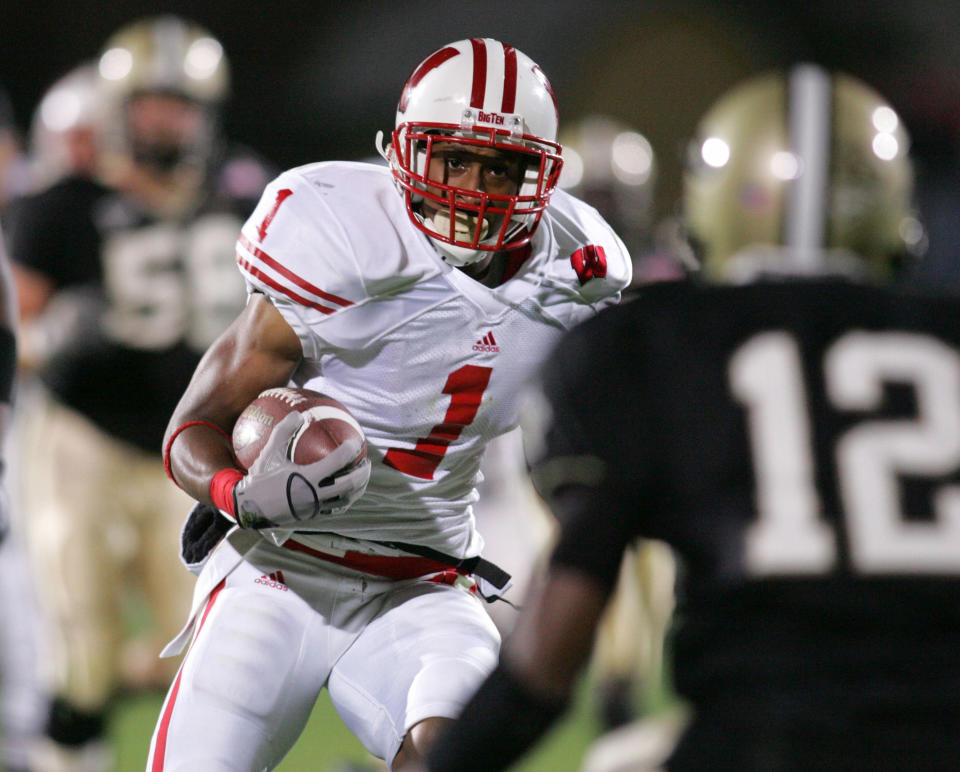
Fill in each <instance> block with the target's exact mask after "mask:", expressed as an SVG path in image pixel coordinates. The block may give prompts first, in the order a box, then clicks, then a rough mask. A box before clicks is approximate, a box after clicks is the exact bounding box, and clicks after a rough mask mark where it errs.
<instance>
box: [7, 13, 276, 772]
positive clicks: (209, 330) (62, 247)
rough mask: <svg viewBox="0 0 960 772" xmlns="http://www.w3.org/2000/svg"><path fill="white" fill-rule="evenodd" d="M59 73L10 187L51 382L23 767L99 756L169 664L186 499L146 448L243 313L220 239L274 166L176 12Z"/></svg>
mask: <svg viewBox="0 0 960 772" xmlns="http://www.w3.org/2000/svg"><path fill="white" fill-rule="evenodd" d="M61 85H62V88H61V89H60V90H59V91H54V92H53V93H52V94H51V95H50V98H49V99H48V100H46V101H45V104H42V105H41V107H40V115H39V116H38V118H37V120H38V121H39V122H40V124H38V130H37V131H36V133H35V139H36V146H37V148H38V152H39V153H40V154H41V157H38V159H37V161H38V169H40V170H41V172H42V173H43V174H44V175H46V174H47V172H48V171H49V172H50V174H49V180H50V184H49V186H48V187H46V188H44V189H43V190H41V191H39V192H37V193H36V194H35V195H33V196H31V197H29V198H26V199H23V200H22V201H20V202H18V204H17V205H16V207H15V208H14V210H13V211H12V212H11V233H10V242H11V252H12V257H13V259H14V261H15V267H16V271H17V287H18V292H19V296H20V311H21V318H22V324H23V330H24V337H25V340H26V341H27V343H26V344H25V345H24V351H23V356H22V357H21V361H22V363H23V365H24V367H25V368H26V369H27V370H28V371H29V372H31V373H33V374H35V376H36V378H37V380H38V381H39V382H40V383H41V384H42V387H43V394H44V396H45V398H44V399H43V400H34V402H35V403H37V404H33V405H32V409H31V410H30V411H29V413H30V414H29V415H28V416H25V417H24V437H23V442H24V459H23V464H22V467H23V469H22V472H23V475H22V483H21V491H22V494H23V496H22V498H23V503H24V507H25V516H24V521H25V523H26V524H27V526H28V529H29V534H28V535H29V537H30V538H29V543H30V548H31V550H30V551H31V556H32V561H33V568H34V572H35V575H36V577H37V592H38V594H39V596H40V601H41V606H42V609H43V611H44V613H45V616H46V617H47V620H46V621H47V623H48V625H49V628H50V633H51V641H50V649H51V673H50V690H51V693H52V697H53V700H52V704H51V708H50V712H49V719H48V721H47V726H46V733H47V742H46V743H45V744H44V747H43V748H42V749H40V750H39V751H38V755H37V762H36V763H37V766H38V768H40V769H44V770H51V771H54V770H101V769H106V768H109V764H110V762H109V753H108V749H107V748H106V746H105V740H104V738H105V729H106V725H107V719H108V716H109V709H110V707H111V701H112V699H113V698H114V697H115V696H116V694H117V691H118V689H119V688H121V687H122V686H131V685H132V686H141V687H154V688H156V687H157V686H159V685H161V684H165V683H166V682H168V680H169V678H170V675H171V673H172V665H171V662H170V661H161V660H159V659H158V658H157V657H158V654H159V651H160V649H161V648H162V646H163V643H164V642H165V641H166V640H169V638H170V637H172V636H173V635H175V633H176V631H177V629H178V628H179V626H180V623H181V621H182V618H183V615H184V614H185V613H186V610H187V609H188V608H189V605H190V593H191V589H192V585H193V579H192V577H191V575H190V574H189V572H187V571H185V570H184V568H183V566H182V565H181V564H180V563H179V561H178V560H177V559H176V557H177V545H178V541H179V538H178V535H179V529H180V526H181V523H182V519H183V514H184V512H185V511H188V510H189V507H190V505H191V501H190V499H189V497H187V496H185V495H184V494H183V493H181V492H180V491H177V490H176V489H175V488H173V487H172V486H170V485H169V483H168V482H167V481H166V479H165V477H164V475H163V465H162V461H161V459H160V456H159V453H158V448H159V446H160V443H161V439H162V435H163V428H164V425H165V423H166V420H167V418H168V417H169V414H170V412H171V411H172V409H173V406H174V405H175V404H176V400H177V398H178V396H179V394H180V393H181V392H182V390H183V388H184V387H185V385H186V383H187V382H188V380H189V377H190V374H191V373H192V371H193V369H194V368H195V367H196V364H197V362H198V361H199V359H200V356H201V354H202V352H203V350H204V348H205V347H206V346H207V345H208V344H209V343H210V341H211V340H213V339H214V338H215V337H216V336H217V335H218V334H219V333H220V332H221V331H222V329H223V328H224V327H226V325H227V324H228V322H229V320H230V319H232V318H233V317H234V316H235V315H236V313H237V312H238V311H239V309H241V308H243V305H244V300H245V292H244V287H243V282H242V281H241V280H240V279H239V278H238V276H237V275H236V268H235V265H234V242H235V240H236V233H237V231H238V230H239V228H240V226H241V225H242V223H243V220H244V218H245V217H246V216H248V215H249V213H250V211H252V209H253V207H254V205H255V203H256V200H257V198H258V197H259V195H260V193H261V192H262V190H263V186H264V185H265V184H266V181H267V180H268V179H269V178H270V176H271V175H272V171H271V170H269V169H267V168H265V166H264V164H263V163H262V162H261V161H260V160H259V159H257V158H256V157H254V156H253V155H252V154H251V153H249V152H247V151H237V150H235V149H233V148H230V147H228V146H227V145H226V144H225V141H224V139H223V137H222V133H221V126H220V113H221V109H222V104H223V101H224V99H225V98H226V96H227V89H228V70H227V61H226V59H225V56H224V52H223V50H222V47H221V45H220V43H219V42H218V41H217V40H216V39H215V38H214V37H213V36H211V35H210V33H209V32H207V31H206V30H204V29H202V28H200V27H199V26H197V25H196V24H193V23H191V22H189V21H186V20H183V19H180V18H176V17H170V16H164V17H154V18H149V19H144V20H141V21H138V22H134V23H132V24H130V25H128V26H125V27H123V28H122V29H120V30H118V31H117V32H116V33H115V35H114V36H113V37H112V38H111V39H110V40H109V41H107V43H106V45H105V47H104V49H103V52H102V55H101V56H100V58H99V59H98V61H97V63H96V77H94V78H91V77H90V72H89V70H88V69H87V68H82V69H81V70H78V71H77V72H75V73H72V74H71V75H70V76H68V77H67V79H66V81H65V82H64V83H63V84H61ZM45 107H46V108H47V109H46V110H45ZM81 108H82V109H81ZM54 135H55V136H54ZM48 140H50V142H48ZM46 150H50V151H51V152H50V153H47V152H46ZM52 150H59V151H63V155H62V156H57V154H55V153H53V152H52ZM61 164H62V167H61V168H57V167H60V166H61ZM131 608H135V609H138V610H139V613H140V614H141V615H143V616H145V617H146V618H145V619H144V618H141V619H138V620H132V621H131V619H130V613H129V612H130V610H131ZM131 625H135V626H138V627H139V628H140V630H139V631H138V632H139V633H140V635H139V636H138V637H136V638H134V639H132V640H131V639H128V638H127V635H128V632H129V628H130V627H131Z"/></svg>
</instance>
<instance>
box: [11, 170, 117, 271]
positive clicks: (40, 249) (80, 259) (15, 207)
mask: <svg viewBox="0 0 960 772" xmlns="http://www.w3.org/2000/svg"><path fill="white" fill-rule="evenodd" d="M104 194H105V190H104V189H103V188H102V187H100V186H99V185H97V184H96V183H94V182H92V181H88V180H83V179H80V178H67V179H66V180H64V181H62V182H60V183H58V184H56V185H54V186H53V187H51V188H48V189H47V190H44V191H42V192H40V193H36V194H33V195H30V196H25V197H24V198H21V199H18V200H16V201H15V202H14V203H13V204H11V207H10V212H9V231H10V233H9V237H8V238H9V246H10V257H11V259H12V260H13V261H14V262H16V263H19V264H20V265H22V266H24V267H26V268H29V269H30V270H33V271H36V272H37V273H40V274H43V275H44V276H46V277H47V278H48V279H49V280H50V281H51V282H52V283H53V285H54V286H55V287H58V288H59V287H65V286H69V285H73V284H82V283H86V282H89V281H92V280H95V279H97V278H98V277H99V275H100V260H99V235H98V233H97V231H96V226H95V225H94V221H93V207H94V206H95V204H96V201H97V200H99V198H100V197H101V196H103V195H104Z"/></svg>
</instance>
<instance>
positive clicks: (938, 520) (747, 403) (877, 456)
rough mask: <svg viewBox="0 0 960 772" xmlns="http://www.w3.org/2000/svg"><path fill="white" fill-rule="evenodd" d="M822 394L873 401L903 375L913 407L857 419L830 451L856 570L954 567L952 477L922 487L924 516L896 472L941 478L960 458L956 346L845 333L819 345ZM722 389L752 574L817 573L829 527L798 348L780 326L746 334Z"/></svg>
mask: <svg viewBox="0 0 960 772" xmlns="http://www.w3.org/2000/svg"><path fill="white" fill-rule="evenodd" d="M823 377H824V387H825V394H826V397H827V400H828V401H829V403H830V404H831V405H832V406H833V407H834V408H836V409H838V410H856V411H870V410H878V409H879V408H880V407H881V402H882V399H883V389H884V385H885V384H886V383H890V382H896V383H902V384H907V385H909V387H910V388H911V389H912V390H913V392H914V394H915V399H916V406H917V411H916V416H914V417H910V418H896V419H891V418H879V417H878V418H875V419H869V418H868V419H866V420H864V421H861V422H859V423H857V424H856V425H854V426H852V427H851V428H849V429H847V430H846V431H844V432H842V433H841V434H840V436H838V437H837V438H836V441H835V443H834V446H833V449H832V452H833V455H834V458H833V459H832V461H833V463H834V464H835V465H836V471H837V479H838V481H839V496H840V502H841V509H842V515H843V520H842V522H843V523H844V527H845V528H846V530H847V538H848V540H849V551H850V558H851V562H852V566H853V568H854V570H856V571H857V572H858V573H861V574H864V575H871V574H898V573H900V574H902V573H912V574H943V573H948V574H954V573H960V485H956V484H952V483H949V482H943V483H941V484H939V485H938V486H937V487H935V489H934V492H933V500H932V506H933V512H934V515H935V517H934V518H933V520H932V521H930V522H918V521H913V520H908V519H907V518H906V517H905V516H904V512H903V511H902V505H901V497H900V495H899V481H898V477H899V476H901V475H917V476H923V477H928V478H932V479H937V478H947V477H948V476H950V475H951V474H953V473H954V472H956V470H957V469H958V468H960V355H958V353H957V351H956V350H955V349H954V348H952V347H950V346H948V345H947V344H945V343H943V342H941V341H939V340H937V339H935V338H932V337H930V336H928V335H923V334H919V333H908V332H867V331H862V330H858V331H852V332H849V333H847V334H845V335H843V336H841V337H840V338H838V339H837V340H836V341H835V342H834V343H833V344H832V345H831V346H830V347H829V348H827V350H826V352H825V354H824V361H823ZM729 381H730V387H731V391H732V393H733V395H734V397H735V398H736V399H737V401H738V402H739V403H741V405H742V406H743V407H744V408H745V409H746V415H747V425H748V429H749V433H750V446H751V451H752V455H753V464H754V470H755V478H756V506H757V515H758V517H757V520H756V521H755V522H754V523H753V524H752V525H751V526H750V528H749V529H748V530H747V537H746V538H747V541H746V565H747V570H748V571H749V572H750V573H752V574H754V575H769V574H822V573H826V572H829V571H830V570H831V569H833V568H834V567H835V566H836V563H837V560H838V550H837V537H836V534H835V533H834V529H833V526H832V525H831V524H830V523H829V522H828V521H827V520H825V519H824V518H823V517H822V513H821V502H820V500H819V496H818V493H817V487H816V483H815V469H816V465H815V459H814V457H813V453H814V450H813V448H814V445H813V442H812V436H811V417H810V415H809V404H810V403H809V400H808V399H807V394H806V388H805V385H804V380H803V364H802V360H801V351H800V346H799V345H798V343H797V341H796V340H795V339H794V337H793V336H792V335H791V334H789V333H787V332H782V331H775V332H766V333H761V334H759V335H756V336H754V337H753V338H750V339H749V340H748V341H747V342H746V343H744V344H743V345H741V346H740V347H739V348H738V349H737V350H736V351H735V352H734V354H733V356H732V357H731V359H730V367H729Z"/></svg>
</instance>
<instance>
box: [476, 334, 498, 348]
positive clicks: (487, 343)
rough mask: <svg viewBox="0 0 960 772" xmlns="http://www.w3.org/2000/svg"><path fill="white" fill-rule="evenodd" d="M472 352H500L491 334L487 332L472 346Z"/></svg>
mask: <svg viewBox="0 0 960 772" xmlns="http://www.w3.org/2000/svg"><path fill="white" fill-rule="evenodd" d="M473 350H474V351H491V352H493V353H497V352H498V351H500V347H499V346H498V345H497V341H495V340H494V339H493V333H492V332H488V333H487V334H486V335H484V336H483V337H482V338H480V340H478V341H477V342H476V343H474V344H473Z"/></svg>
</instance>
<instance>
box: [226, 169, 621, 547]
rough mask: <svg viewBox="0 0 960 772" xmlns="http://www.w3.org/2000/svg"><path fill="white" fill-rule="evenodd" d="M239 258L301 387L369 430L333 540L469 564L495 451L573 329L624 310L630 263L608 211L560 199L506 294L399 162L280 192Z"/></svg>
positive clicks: (304, 178) (512, 270) (318, 173)
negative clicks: (364, 471) (526, 392)
mask: <svg viewBox="0 0 960 772" xmlns="http://www.w3.org/2000/svg"><path fill="white" fill-rule="evenodd" d="M237 260H238V263H239V265H240V268H241V271H242V272H243V274H244V276H245V278H246V280H247V283H248V289H249V290H250V291H252V292H260V293H263V294H265V295H267V296H268V297H269V298H270V300H271V301H272V302H273V304H274V305H275V306H276V307H277V308H278V309H279V311H280V312H281V313H282V314H283V316H284V318H285V319H286V320H287V322H288V323H289V324H290V326H291V327H292V328H293V329H294V330H295V331H296V333H297V334H298V336H299V338H300V341H301V345H302V347H303V360H302V362H301V364H300V365H299V367H298V369H297V370H296V371H295V373H294V376H293V383H294V384H295V385H296V386H300V387H305V388H310V389H315V390H317V391H320V392H323V393H326V394H329V395H331V396H333V397H334V398H336V399H338V400H340V401H341V402H342V403H343V404H344V405H346V406H347V407H348V408H349V409H350V411H351V412H352V413H353V415H354V416H356V418H357V420H358V421H359V422H360V424H361V426H362V427H363V429H364V432H365V433H366V437H367V442H368V448H369V451H368V452H369V456H370V458H371V460H372V462H373V471H372V475H371V480H370V484H369V486H368V487H367V490H366V493H365V494H364V496H363V497H362V498H361V499H360V501H358V502H357V503H356V504H354V505H353V506H352V507H351V508H350V510H349V511H347V512H346V513H344V514H342V515H336V516H331V517H330V518H329V531H331V532H334V533H337V534H340V535H342V536H347V537H351V538H355V539H367V540H374V541H398V542H406V543H416V544H420V545H422V546H427V547H431V548H433V549H436V550H439V551H441V552H444V553H447V554H450V555H455V556H457V557H469V556H472V555H476V554H478V553H479V551H480V549H481V548H482V541H481V539H480V537H479V536H478V534H477V533H476V530H475V528H474V524H473V514H472V504H473V502H474V501H475V499H476V484H477V483H478V482H479V479H480V478H479V465H480V459H481V456H482V454H483V450H484V447H485V445H486V442H487V441H488V440H490V439H492V438H493V437H495V436H497V435H500V434H503V433H504V432H506V431H507V430H509V429H511V428H512V427H513V426H515V425H516V423H517V419H518V398H519V394H520V393H521V390H522V388H523V386H524V384H525V382H526V380H527V379H528V377H529V376H530V375H531V374H532V373H533V372H534V370H535V369H536V367H537V366H538V365H539V364H540V362H542V361H543V359H544V358H545V357H546V356H547V354H548V353H549V352H550V350H551V349H552V347H553V346H554V345H555V344H556V342H557V340H558V339H559V337H560V335H561V334H562V333H563V331H565V330H566V329H568V328H570V327H572V326H574V325H576V324H577V323H579V322H581V321H583V320H584V319H586V318H588V317H590V316H593V315H594V314H595V313H596V311H597V310H598V309H599V308H601V307H602V306H604V305H607V304H610V303H612V302H615V301H617V300H618V299H619V293H620V290H621V289H622V288H624V287H625V286H626V285H627V284H628V283H629V281H630V274H631V265H630V257H629V255H628V254H627V252H626V249H625V248H624V246H623V244H622V242H621V241H620V239H619V238H618V237H617V236H616V235H615V234H614V233H613V231H612V230H611V229H610V227H609V226H608V225H607V224H606V223H605V222H604V221H603V220H602V219H601V218H600V216H599V215H598V214H597V212H596V211H595V210H594V209H592V208H591V207H588V206H587V205H585V204H583V203H582V202H580V201H578V200H577V199H575V198H573V197H571V196H569V195H567V194H565V193H562V192H559V191H558V192H557V193H556V194H555V195H554V198H553V200H552V202H551V205H550V207H549V208H548V209H547V212H546V214H545V215H544V217H543V219H542V220H541V223H540V226H539V228H538V230H537V232H536V233H535V235H534V238H533V241H532V242H531V244H530V247H529V249H528V250H526V251H525V252H524V253H522V254H519V255H517V256H516V257H515V258H514V259H513V260H512V261H511V263H510V265H508V267H507V271H508V273H509V278H508V279H507V280H506V281H504V282H503V283H501V284H500V285H499V286H497V287H494V288H490V287H487V286H484V285H482V284H480V283H479V282H477V281H475V280H473V279H471V278H470V277H468V276H467V275H466V274H465V273H463V272H462V271H460V270H459V269H455V268H452V267H451V266H449V265H447V264H446V263H445V262H444V261H443V260H442V259H441V258H440V256H439V255H438V253H437V251H436V250H435V248H434V247H433V246H432V244H431V242H430V240H429V239H428V238H427V237H426V236H425V235H424V234H423V233H422V232H421V231H420V230H418V229H417V228H416V227H414V225H413V224H412V223H411V222H410V220H409V217H408V214H407V211H406V208H405V204H404V201H403V198H402V197H401V195H400V194H399V193H398V191H397V189H396V188H395V186H394V183H393V178H392V177H391V175H390V172H389V170H388V169H386V168H385V167H380V166H376V165H373V164H365V163H347V162H329V163H318V164H311V165H308V166H304V167H299V168H297V169H291V170H289V171H287V172H285V173H284V174H282V175H281V176H280V177H279V178H277V179H276V180H274V181H273V182H272V183H271V184H270V185H268V186H267V188H266V190H265V192H264V195H263V198H262V199H261V201H260V204H259V205H258V207H257V209H256V211H255V212H254V213H253V215H252V216H251V217H250V219H249V220H248V221H247V223H246V225H245V226H244V228H243V231H242V233H241V236H240V238H239V240H238V245H237Z"/></svg>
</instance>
